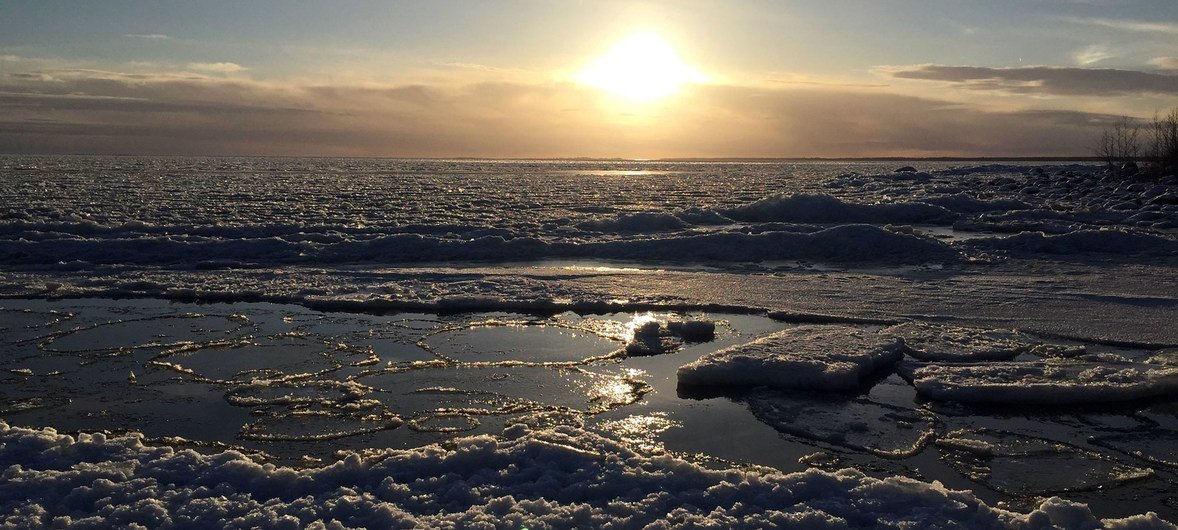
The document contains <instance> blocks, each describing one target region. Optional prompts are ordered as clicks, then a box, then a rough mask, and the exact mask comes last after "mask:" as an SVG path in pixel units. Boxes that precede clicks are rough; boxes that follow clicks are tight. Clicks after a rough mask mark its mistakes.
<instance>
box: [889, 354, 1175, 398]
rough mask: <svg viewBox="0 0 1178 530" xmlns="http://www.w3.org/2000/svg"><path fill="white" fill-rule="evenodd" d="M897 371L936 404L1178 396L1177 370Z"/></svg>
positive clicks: (1078, 365)
mask: <svg viewBox="0 0 1178 530" xmlns="http://www.w3.org/2000/svg"><path fill="white" fill-rule="evenodd" d="M901 373H902V374H904V375H905V376H906V377H907V378H909V379H911V381H912V384H913V385H914V386H915V387H916V391H917V392H919V393H920V394H921V395H923V396H925V397H928V398H930V399H935V400H945V401H963V402H975V403H1009V404H1043V405H1062V404H1077V403H1108V402H1117V401H1128V400H1135V399H1145V398H1153V397H1160V396H1173V395H1175V394H1178V368H1175V367H1165V366H1158V365H1153V364H1141V363H1101V362H1082V361H1064V360H1047V361H1027V362H1016V361H1010V362H992V363H987V364H969V365H962V364H915V363H913V364H911V365H905V366H903V367H902V370H901Z"/></svg>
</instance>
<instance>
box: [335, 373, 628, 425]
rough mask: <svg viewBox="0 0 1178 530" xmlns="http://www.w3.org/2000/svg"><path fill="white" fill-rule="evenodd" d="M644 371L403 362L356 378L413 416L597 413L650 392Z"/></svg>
mask: <svg viewBox="0 0 1178 530" xmlns="http://www.w3.org/2000/svg"><path fill="white" fill-rule="evenodd" d="M637 375H638V374H634V373H630V372H629V371H626V370H618V369H617V368H610V367H600V368H595V369H594V371H590V370H587V369H583V368H576V367H551V366H496V365H490V366H487V365H479V366H461V365H460V366H430V367H424V368H415V369H405V368H402V367H397V368H394V369H391V370H383V371H380V372H376V373H371V374H366V375H363V376H361V377H358V378H356V382H358V383H362V384H364V385H367V386H370V387H372V388H373V389H374V391H373V392H372V393H371V394H370V395H369V396H368V398H370V399H378V400H380V401H381V402H383V403H385V404H386V405H387V406H388V407H389V409H390V410H392V411H395V412H397V413H399V414H401V415H403V416H406V417H409V416H413V415H415V414H422V413H426V412H433V411H437V410H469V411H472V412H473V413H476V414H505V413H511V414H517V413H526V412H537V411H544V410H554V409H556V410H573V411H581V412H586V413H595V412H600V411H603V410H608V409H611V408H615V407H618V406H622V405H627V404H630V403H633V402H634V401H636V400H638V399H639V398H641V397H642V395H643V394H645V393H646V392H648V391H649V386H648V385H646V383H644V382H642V381H640V380H639V379H637Z"/></svg>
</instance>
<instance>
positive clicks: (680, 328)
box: [667, 320, 716, 342]
mask: <svg viewBox="0 0 1178 530" xmlns="http://www.w3.org/2000/svg"><path fill="white" fill-rule="evenodd" d="M667 331H669V332H671V334H673V335H677V336H679V337H682V338H683V340H685V341H687V342H708V341H710V340H712V339H714V338H716V323H715V322H712V321H711V320H671V321H669V322H667Z"/></svg>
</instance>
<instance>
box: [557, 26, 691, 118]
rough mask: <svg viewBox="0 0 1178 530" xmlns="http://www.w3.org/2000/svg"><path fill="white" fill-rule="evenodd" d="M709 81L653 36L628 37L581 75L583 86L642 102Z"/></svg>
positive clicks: (579, 78) (636, 35)
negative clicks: (686, 85) (684, 86)
mask: <svg viewBox="0 0 1178 530" xmlns="http://www.w3.org/2000/svg"><path fill="white" fill-rule="evenodd" d="M706 79H707V78H706V77H705V76H704V75H703V74H702V73H700V71H699V70H697V69H695V68H694V67H692V66H690V65H688V64H687V63H685V62H683V60H682V59H681V58H679V54H677V53H675V50H674V49H673V48H671V45H670V44H668V43H667V41H665V40H663V39H662V38H661V37H659V36H658V35H655V34H653V33H636V34H633V35H631V36H629V37H626V38H625V39H623V40H621V41H619V42H618V43H617V44H615V45H614V46H613V48H610V50H609V51H608V52H606V53H605V54H604V55H602V56H601V57H599V58H597V60H595V61H593V62H592V63H590V64H589V65H588V66H586V67H585V68H584V69H582V70H581V71H580V72H578V73H577V81H579V82H581V83H584V84H586V85H589V86H593V87H597V88H600V89H602V90H605V91H608V92H611V93H614V94H617V95H619V96H622V97H624V98H626V99H628V100H631V101H639V102H645V101H655V100H658V99H662V98H665V97H667V96H670V95H673V94H675V93H676V92H678V91H679V89H680V88H682V87H683V85H685V84H688V83H699V82H703V81H706Z"/></svg>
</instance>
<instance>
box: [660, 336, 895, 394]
mask: <svg viewBox="0 0 1178 530" xmlns="http://www.w3.org/2000/svg"><path fill="white" fill-rule="evenodd" d="M902 348H903V342H902V341H901V340H900V339H897V338H895V337H893V336H890V335H883V334H879V333H874V332H870V331H864V330H860V329H858V328H854V327H851V326H800V327H797V328H791V329H787V330H785V331H782V332H779V333H775V334H773V335H769V336H766V337H763V338H761V339H758V340H756V341H753V342H749V343H746V344H740V345H737V346H733V347H730V348H726V349H723V350H719V351H715V352H712V353H709V354H707V355H704V356H703V357H700V358H699V359H698V360H696V361H695V362H692V363H690V364H686V365H683V366H681V367H679V371H678V377H679V384H681V385H699V386H745V387H757V386H770V387H775V388H785V389H809V390H828V391H840V390H851V389H854V388H857V387H858V386H859V384H860V382H861V381H862V380H863V379H864V378H865V377H867V376H868V375H870V374H871V373H873V372H875V371H878V370H879V369H881V368H883V367H885V366H888V365H891V364H892V363H895V362H896V361H897V360H899V359H900V356H901V353H900V352H901V350H902Z"/></svg>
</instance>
